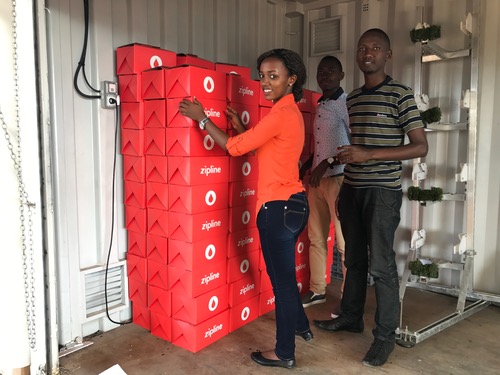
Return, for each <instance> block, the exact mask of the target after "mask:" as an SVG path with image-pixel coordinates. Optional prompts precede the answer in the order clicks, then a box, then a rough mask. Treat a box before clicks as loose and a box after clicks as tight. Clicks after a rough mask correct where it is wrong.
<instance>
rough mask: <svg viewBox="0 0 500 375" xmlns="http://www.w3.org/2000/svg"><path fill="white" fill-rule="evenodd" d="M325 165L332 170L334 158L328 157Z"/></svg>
mask: <svg viewBox="0 0 500 375" xmlns="http://www.w3.org/2000/svg"><path fill="white" fill-rule="evenodd" d="M326 161H327V163H328V164H329V165H330V168H333V163H335V157H329V158H328V159H326Z"/></svg>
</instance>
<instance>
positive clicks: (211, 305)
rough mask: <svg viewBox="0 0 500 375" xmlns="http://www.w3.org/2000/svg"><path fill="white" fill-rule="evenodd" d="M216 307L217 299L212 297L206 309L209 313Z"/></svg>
mask: <svg viewBox="0 0 500 375" xmlns="http://www.w3.org/2000/svg"><path fill="white" fill-rule="evenodd" d="M217 306H219V299H218V298H217V296H213V297H212V298H210V301H208V309H209V310H210V311H215V309H216V308H217Z"/></svg>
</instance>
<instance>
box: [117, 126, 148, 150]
mask: <svg viewBox="0 0 500 375" xmlns="http://www.w3.org/2000/svg"><path fill="white" fill-rule="evenodd" d="M122 154H123V155H131V156H144V130H134V129H122Z"/></svg>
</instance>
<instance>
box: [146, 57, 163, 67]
mask: <svg viewBox="0 0 500 375" xmlns="http://www.w3.org/2000/svg"><path fill="white" fill-rule="evenodd" d="M162 65H163V62H162V61H161V58H160V56H157V55H153V56H151V58H150V59H149V66H151V68H156V67H158V66H162Z"/></svg>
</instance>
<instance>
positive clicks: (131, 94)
mask: <svg viewBox="0 0 500 375" xmlns="http://www.w3.org/2000/svg"><path fill="white" fill-rule="evenodd" d="M118 93H119V94H120V102H121V103H126V102H140V101H142V94H141V75H140V74H129V75H124V76H118Z"/></svg>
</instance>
